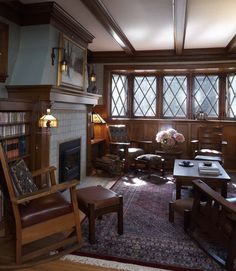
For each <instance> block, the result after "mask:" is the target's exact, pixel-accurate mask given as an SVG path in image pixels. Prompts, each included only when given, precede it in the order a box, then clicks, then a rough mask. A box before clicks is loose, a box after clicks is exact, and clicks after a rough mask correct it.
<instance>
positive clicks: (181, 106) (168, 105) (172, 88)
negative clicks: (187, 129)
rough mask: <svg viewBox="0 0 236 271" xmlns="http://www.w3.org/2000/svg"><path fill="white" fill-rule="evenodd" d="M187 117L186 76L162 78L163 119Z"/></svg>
mask: <svg viewBox="0 0 236 271" xmlns="http://www.w3.org/2000/svg"><path fill="white" fill-rule="evenodd" d="M186 116H187V76H164V79H163V117H167V118H176V117H179V118H184V117H186Z"/></svg>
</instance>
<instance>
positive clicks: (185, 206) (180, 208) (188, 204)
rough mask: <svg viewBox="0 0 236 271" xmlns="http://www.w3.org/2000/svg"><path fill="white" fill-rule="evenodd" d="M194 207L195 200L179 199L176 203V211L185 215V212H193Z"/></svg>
mask: <svg viewBox="0 0 236 271" xmlns="http://www.w3.org/2000/svg"><path fill="white" fill-rule="evenodd" d="M192 207H193V198H183V199H177V200H176V201H175V202H174V208H175V211H177V212H179V213H180V214H184V210H191V209H192Z"/></svg>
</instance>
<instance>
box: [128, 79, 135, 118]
mask: <svg viewBox="0 0 236 271" xmlns="http://www.w3.org/2000/svg"><path fill="white" fill-rule="evenodd" d="M133 97H134V75H133V74H129V75H128V108H127V109H128V112H127V115H128V118H132V117H133V115H134V114H133Z"/></svg>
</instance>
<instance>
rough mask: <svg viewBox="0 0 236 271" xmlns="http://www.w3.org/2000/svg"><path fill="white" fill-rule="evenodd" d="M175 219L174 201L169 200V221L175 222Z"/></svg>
mask: <svg viewBox="0 0 236 271" xmlns="http://www.w3.org/2000/svg"><path fill="white" fill-rule="evenodd" d="M174 220H175V209H174V202H173V201H170V202H169V222H171V223H173V222H174Z"/></svg>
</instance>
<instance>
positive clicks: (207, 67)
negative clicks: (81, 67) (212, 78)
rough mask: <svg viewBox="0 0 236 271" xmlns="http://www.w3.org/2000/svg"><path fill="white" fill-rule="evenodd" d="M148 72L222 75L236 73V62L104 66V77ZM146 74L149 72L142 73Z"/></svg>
mask: <svg viewBox="0 0 236 271" xmlns="http://www.w3.org/2000/svg"><path fill="white" fill-rule="evenodd" d="M138 70H141V71H145V70H148V71H149V72H148V74H159V75H161V74H172V75H173V74H185V75H186V74H191V73H192V74H202V73H204V74H221V73H235V72H236V61H234V62H230V63H222V62H215V63H205V64H204V63H203V64H201V63H197V64H194V63H184V64H181V65H180V64H179V63H161V64H139V65H138V64H137V65H136V64H127V65H126V64H119V65H115V64H114V65H104V75H105V74H106V72H111V71H112V72H119V73H121V74H124V71H126V72H125V73H126V74H129V73H134V72H135V71H138ZM138 74H139V75H141V74H145V75H147V72H145V73H141V72H138Z"/></svg>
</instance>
